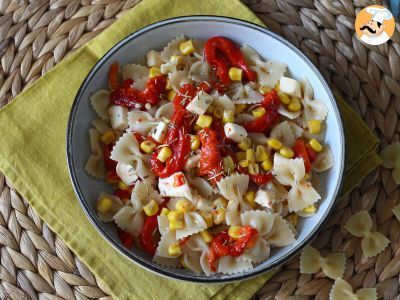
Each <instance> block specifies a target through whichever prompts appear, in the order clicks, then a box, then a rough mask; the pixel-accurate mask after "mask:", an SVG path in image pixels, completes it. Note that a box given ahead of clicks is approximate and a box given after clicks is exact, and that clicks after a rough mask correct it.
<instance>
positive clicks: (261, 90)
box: [258, 86, 272, 95]
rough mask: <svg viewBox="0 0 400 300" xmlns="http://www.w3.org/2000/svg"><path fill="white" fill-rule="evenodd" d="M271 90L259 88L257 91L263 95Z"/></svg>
mask: <svg viewBox="0 0 400 300" xmlns="http://www.w3.org/2000/svg"><path fill="white" fill-rule="evenodd" d="M271 90H272V89H271V88H270V87H269V86H260V88H259V89H258V91H259V92H260V93H261V94H263V95H264V94H266V93H269V92H270V91H271Z"/></svg>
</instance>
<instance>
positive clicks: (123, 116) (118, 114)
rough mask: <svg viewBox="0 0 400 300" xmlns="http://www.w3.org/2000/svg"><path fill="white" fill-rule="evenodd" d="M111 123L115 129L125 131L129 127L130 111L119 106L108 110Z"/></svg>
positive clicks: (112, 106)
mask: <svg viewBox="0 0 400 300" xmlns="http://www.w3.org/2000/svg"><path fill="white" fill-rule="evenodd" d="M108 114H109V116H110V123H111V127H112V128H113V129H118V130H125V129H126V128H127V127H128V109H127V108H126V107H123V106H119V105H111V106H110V107H109V108H108Z"/></svg>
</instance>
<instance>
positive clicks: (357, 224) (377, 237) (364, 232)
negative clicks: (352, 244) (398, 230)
mask: <svg viewBox="0 0 400 300" xmlns="http://www.w3.org/2000/svg"><path fill="white" fill-rule="evenodd" d="M345 228H346V229H347V231H349V232H350V233H351V234H352V235H354V236H356V237H361V238H362V239H361V248H362V251H363V253H364V255H365V256H366V257H372V256H375V255H377V254H379V253H380V252H382V251H383V250H384V249H385V248H386V247H387V246H388V245H389V243H390V241H389V240H388V239H387V238H386V237H385V236H384V235H383V234H382V233H380V232H372V231H371V229H372V220H371V217H370V215H369V214H368V212H367V211H366V210H362V211H360V212H358V213H356V214H355V215H353V216H351V217H350V219H348V220H347V222H346V224H345Z"/></svg>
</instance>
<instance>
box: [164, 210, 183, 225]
mask: <svg viewBox="0 0 400 300" xmlns="http://www.w3.org/2000/svg"><path fill="white" fill-rule="evenodd" d="M182 220H183V212H182V211H180V210H171V211H170V212H169V214H168V221H170V222H173V221H182Z"/></svg>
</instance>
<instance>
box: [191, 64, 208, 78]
mask: <svg viewBox="0 0 400 300" xmlns="http://www.w3.org/2000/svg"><path fill="white" fill-rule="evenodd" d="M189 76H190V79H192V80H193V81H194V82H202V81H209V80H210V78H211V66H210V64H209V63H208V62H202V61H197V62H195V63H193V64H192V65H191V66H190V69H189Z"/></svg>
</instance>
